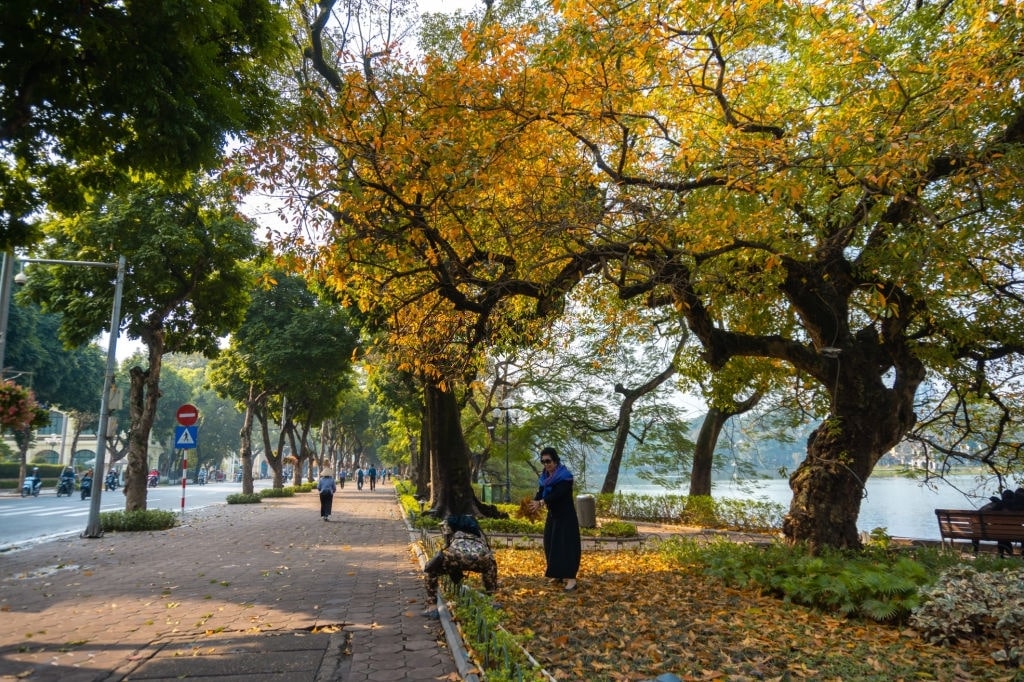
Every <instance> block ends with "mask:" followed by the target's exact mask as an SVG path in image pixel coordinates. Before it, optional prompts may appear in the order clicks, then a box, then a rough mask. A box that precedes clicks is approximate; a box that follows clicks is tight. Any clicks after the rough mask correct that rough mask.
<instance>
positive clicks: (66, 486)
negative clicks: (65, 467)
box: [57, 476, 75, 497]
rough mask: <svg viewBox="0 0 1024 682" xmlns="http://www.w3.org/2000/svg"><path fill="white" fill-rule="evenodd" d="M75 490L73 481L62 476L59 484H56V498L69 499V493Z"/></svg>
mask: <svg viewBox="0 0 1024 682" xmlns="http://www.w3.org/2000/svg"><path fill="white" fill-rule="evenodd" d="M74 490H75V479H74V478H68V477H67V476H62V477H61V479H60V482H59V483H58V484H57V497H60V496H61V495H67V496H68V497H71V493H73V492H74Z"/></svg>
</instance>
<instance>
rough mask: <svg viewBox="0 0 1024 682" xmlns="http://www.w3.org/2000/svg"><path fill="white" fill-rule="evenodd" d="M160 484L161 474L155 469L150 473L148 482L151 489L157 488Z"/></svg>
mask: <svg viewBox="0 0 1024 682" xmlns="http://www.w3.org/2000/svg"><path fill="white" fill-rule="evenodd" d="M159 482H160V472H159V471H157V470H156V469H154V470H153V471H150V472H149V480H148V481H147V483H148V484H149V487H150V488H155V487H156V484H157V483H159Z"/></svg>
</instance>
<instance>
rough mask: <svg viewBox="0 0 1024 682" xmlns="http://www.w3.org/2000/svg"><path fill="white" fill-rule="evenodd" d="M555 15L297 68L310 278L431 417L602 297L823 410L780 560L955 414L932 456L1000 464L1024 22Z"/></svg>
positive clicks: (1007, 445) (946, 5) (839, 529)
mask: <svg viewBox="0 0 1024 682" xmlns="http://www.w3.org/2000/svg"><path fill="white" fill-rule="evenodd" d="M325 4H330V3H321V6H323V5H325ZM554 10H555V13H554V14H542V15H538V17H539V18H538V19H536V20H534V21H524V22H516V23H511V22H504V23H503V22H500V21H494V20H487V21H484V22H483V23H482V24H480V25H477V26H474V27H472V30H466V31H465V32H463V34H462V38H461V41H462V42H461V45H460V46H458V47H451V48H450V49H448V50H446V51H439V52H437V53H436V54H434V55H433V56H428V57H426V58H425V59H424V60H423V63H422V66H421V67H418V68H412V66H410V65H409V64H406V63H404V62H402V61H401V60H400V59H399V58H398V57H397V56H396V54H395V53H394V52H389V53H387V54H380V55H378V54H376V53H373V54H371V53H369V52H365V53H364V54H363V56H364V57H365V59H363V60H362V61H361V66H362V67H363V68H360V69H350V70H345V69H334V68H332V67H331V65H330V64H328V63H326V62H325V61H324V60H323V58H322V56H323V54H324V53H322V52H317V51H315V50H312V51H310V52H308V54H310V55H311V62H310V63H312V64H314V65H316V66H317V68H318V69H319V72H320V74H321V76H323V81H324V82H328V83H332V89H331V90H330V92H329V93H328V94H325V92H326V91H325V90H324V89H323V88H312V87H311V88H310V89H309V91H308V92H309V93H310V95H311V96H310V97H309V98H308V99H307V100H306V103H307V104H308V105H309V106H308V108H307V109H306V110H305V111H306V112H307V116H306V118H305V119H304V123H305V125H303V126H302V127H301V128H298V127H296V128H294V129H293V131H292V132H293V136H292V137H291V139H289V140H287V141H285V142H286V143H287V146H288V148H290V149H294V150H295V151H296V152H297V156H293V157H290V158H287V159H285V158H284V157H283V156H280V157H279V158H280V159H281V163H280V164H279V165H277V166H276V167H273V168H269V171H270V172H271V173H282V174H285V175H288V178H289V181H290V182H291V183H292V185H293V186H301V187H303V188H304V189H305V190H306V191H307V193H308V196H309V197H313V198H315V204H316V205H317V206H318V207H319V208H321V209H322V212H321V216H323V217H326V218H327V220H326V221H324V222H322V223H321V225H322V226H323V228H324V232H323V234H324V235H326V236H327V237H328V238H329V243H328V244H327V245H326V246H324V247H323V248H322V249H320V250H319V251H318V252H317V254H316V255H317V258H318V262H319V263H320V264H321V265H322V267H324V268H326V269H328V270H329V271H330V272H331V273H332V274H333V278H334V282H335V284H336V285H337V286H338V287H339V288H343V289H345V290H346V291H347V292H348V293H349V294H350V295H351V296H352V297H353V300H355V301H357V302H358V303H359V304H360V305H361V306H362V307H363V308H364V309H366V310H367V311H371V312H372V313H373V314H375V315H377V316H378V319H379V321H380V322H381V323H382V324H383V325H384V326H386V327H387V328H388V329H389V330H390V332H391V334H390V336H389V339H388V341H389V348H390V350H391V351H392V352H393V353H394V354H395V356H397V357H400V358H402V359H403V361H404V362H405V363H406V364H407V366H408V367H410V368H413V369H416V370H417V371H418V372H420V374H421V376H423V377H425V378H429V379H430V381H431V382H433V383H432V385H433V387H434V388H435V389H436V390H438V392H439V393H438V394H439V395H444V391H445V388H446V387H447V386H448V385H449V383H450V382H455V381H458V380H459V379H461V378H462V377H463V376H464V375H465V372H466V369H467V368H469V367H472V366H473V362H474V355H473V351H474V350H475V349H477V348H479V347H480V346H481V345H482V344H501V343H523V342H529V341H530V340H531V339H532V338H534V336H535V334H536V331H537V321H538V320H542V319H544V318H545V317H546V316H548V315H550V314H554V313H557V311H558V310H559V306H560V304H561V302H562V300H563V297H564V294H565V292H567V291H569V290H571V289H573V287H575V286H576V285H577V284H578V283H579V282H580V281H582V280H583V279H584V278H586V277H588V276H600V277H604V278H606V279H607V281H608V282H610V283H613V284H614V285H615V287H616V289H617V291H618V295H619V296H620V297H621V298H622V299H624V300H626V301H633V302H635V303H636V304H637V305H644V306H653V307H659V308H663V309H664V310H666V311H670V312H671V313H672V314H675V315H678V316H679V317H680V318H681V319H682V320H683V321H685V324H686V326H687V327H688V328H689V329H690V331H691V332H692V334H693V335H694V336H695V337H696V338H697V339H698V340H699V341H700V343H701V345H702V347H703V358H704V360H705V362H706V370H707V371H708V372H718V371H722V370H727V369H728V368H729V367H730V366H731V364H733V363H736V362H738V361H741V360H744V359H746V360H749V359H754V360H757V361H759V362H763V363H765V365H766V366H771V365H777V366H779V367H783V368H787V369H788V370H789V376H791V377H793V379H792V383H791V384H790V386H791V387H792V390H794V391H796V390H799V391H803V390H807V389H812V390H814V391H815V392H816V393H817V394H818V400H819V402H820V405H821V406H822V414H823V419H822V422H821V424H820V425H819V427H818V428H817V429H816V430H815V431H814V432H813V434H812V435H811V437H810V438H809V441H808V444H807V457H806V459H805V461H804V462H803V463H802V464H801V466H800V467H799V468H798V470H797V471H796V472H795V473H794V474H793V475H792V478H791V487H792V489H793V492H794V495H793V501H792V505H791V508H790V513H789V514H788V516H787V518H786V521H785V532H786V535H787V537H789V538H790V539H791V540H794V541H806V542H807V543H809V544H810V545H811V546H812V547H818V546H822V545H831V546H840V547H843V546H857V545H858V544H859V542H858V536H857V529H856V521H857V516H858V513H859V508H860V501H861V499H862V497H863V492H864V486H865V482H866V480H867V478H868V477H869V476H870V475H871V472H872V470H873V467H874V465H875V463H876V462H877V461H878V459H879V458H880V457H881V456H882V455H883V454H884V453H885V452H886V451H888V450H889V449H890V448H891V447H893V446H894V445H896V444H897V443H899V442H900V441H901V440H902V439H904V438H905V437H906V436H907V435H908V434H909V433H911V431H912V429H914V428H915V425H916V424H917V423H918V421H919V413H921V412H922V411H923V410H928V411H929V413H928V415H927V416H928V419H929V422H930V420H931V418H932V416H939V415H940V413H942V414H948V415H949V416H952V417H957V418H959V419H953V420H951V421H948V422H947V423H946V425H945V426H944V427H943V430H942V431H941V432H940V431H936V433H939V434H940V436H941V438H938V439H936V440H935V441H933V443H932V444H933V445H938V444H940V443H941V448H942V449H944V450H945V451H948V452H950V453H954V454H961V455H965V456H974V455H977V454H978V452H977V446H975V447H974V449H968V448H967V445H966V444H967V443H968V442H973V443H977V442H981V441H983V440H986V439H987V442H988V449H987V450H986V451H985V452H984V454H985V455H987V457H988V461H989V462H990V463H992V464H993V466H995V467H996V468H998V469H999V470H1000V471H1006V470H1007V468H1012V466H1013V465H1014V464H1013V463H1014V462H1015V461H1016V454H1017V452H1016V447H1017V446H1016V445H1015V444H1014V442H1013V441H1004V442H1000V441H999V437H1000V436H1001V435H1004V434H1007V433H1009V432H1010V431H1011V430H1012V427H1013V425H1014V424H1015V422H1016V421H1017V420H1018V419H1019V417H1020V415H1019V411H1018V410H1015V409H1013V408H1012V407H1011V406H1012V405H1014V404H1019V401H1018V400H1017V399H1018V397H1019V394H1018V391H1019V387H1020V386H1019V381H1018V364H1019V357H1020V353H1021V352H1022V351H1024V346H1022V344H1021V343H1020V340H1019V339H1020V329H1021V322H1022V319H1021V317H1022V312H1024V310H1022V306H1021V294H1022V293H1024V291H1022V288H1021V286H1020V283H1019V282H1020V274H1021V273H1020V268H1021V265H1022V263H1021V256H1022V254H1021V241H1022V240H1021V236H1022V234H1021V225H1022V220H1021V218H1022V216H1021V210H1022V206H1024V203H1022V200H1024V196H1022V193H1024V183H1021V155H1022V148H1021V146H1022V142H1024V104H1022V101H1021V97H1022V95H1021V83H1020V79H1019V78H1020V73H1021V72H1022V69H1021V65H1022V55H1024V51H1022V45H1024V40H1022V37H1024V34H1022V31H1024V18H1022V15H1021V11H1022V8H1021V7H1020V6H1019V5H1018V4H1017V3H1015V2H996V1H983V2H980V3H978V2H967V1H966V0H962V1H957V0H951V1H948V2H942V3H929V2H924V1H917V2H904V1H896V0H893V1H890V2H880V3H872V4H870V5H855V4H850V3H821V2H814V3H811V2H797V1H795V0H794V1H788V2H787V1H782V0H777V1H772V2H748V3H742V4H737V3H734V2H724V1H723V2H716V1H712V2H707V1H705V0H700V1H698V0H676V1H675V2H668V3H659V4H651V3H622V2H616V1H615V0H608V1H601V0H598V1H597V2H566V3H557V4H556V6H555V7H554ZM313 35H316V33H315V31H314V33H313ZM316 44H317V43H316V41H313V43H312V45H314V46H315V45H316ZM275 142H276V143H277V144H280V143H281V142H282V140H276V141H275ZM296 159H298V161H299V163H297V164H296V163H295V161H296ZM294 171H298V172H294ZM922 386H926V387H941V388H942V389H943V390H946V391H947V393H946V395H945V396H944V397H943V398H942V399H938V398H935V399H932V396H931V395H930V394H927V393H926V392H923V391H921V390H920V389H921V388H922ZM923 398H928V399H929V400H928V401H927V402H925V401H923V400H922V399H923ZM1015 401H1016V402H1015ZM449 414H454V412H452V411H449ZM938 423H939V422H938V421H936V422H935V424H936V426H937V425H938ZM450 426H453V427H454V423H452V424H450ZM979 426H980V427H982V428H981V430H980V431H979V429H978V427H979ZM989 426H991V427H992V428H991V429H988V428H986V427H989ZM454 430H457V429H454V428H453V429H452V430H451V432H448V431H444V430H440V431H438V433H448V435H450V436H451V437H453V438H454V437H455V434H454ZM447 437H448V436H443V437H442V438H447ZM459 442H461V441H459ZM444 445H445V441H444V440H441V441H439V442H438V444H437V446H438V447H442V448H443V447H444ZM458 454H459V455H462V454H464V453H458Z"/></svg>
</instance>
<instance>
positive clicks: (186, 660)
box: [0, 486, 459, 682]
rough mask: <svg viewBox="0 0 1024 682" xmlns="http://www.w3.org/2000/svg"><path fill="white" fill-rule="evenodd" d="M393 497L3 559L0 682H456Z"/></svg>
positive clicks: (372, 496)
mask: <svg viewBox="0 0 1024 682" xmlns="http://www.w3.org/2000/svg"><path fill="white" fill-rule="evenodd" d="M425 599H426V592H425V590H424V587H423V581H422V577H421V574H420V570H419V565H418V564H417V563H416V562H415V556H414V554H413V553H412V551H411V550H410V544H409V535H408V533H407V531H406V528H405V525H404V523H403V521H402V519H401V516H400V511H399V509H398V507H397V505H396V503H395V495H394V488H393V487H391V486H379V487H378V488H377V490H376V491H373V492H371V491H370V490H368V489H366V488H364V489H363V490H361V491H357V490H356V489H355V486H350V487H349V488H346V489H344V490H342V491H340V494H339V495H338V496H336V497H335V501H334V513H333V515H332V517H331V520H330V522H327V523H325V522H323V521H322V520H321V519H320V516H319V500H318V498H317V497H316V494H315V493H299V494H297V495H296V496H295V497H294V498H282V499H271V500H265V501H264V502H263V503H262V504H259V505H220V506H216V507H209V508H206V509H203V510H199V511H196V512H190V513H188V514H186V517H185V521H184V525H182V526H180V527H178V528H175V529H172V530H169V531H164V532H155V533H115V534H109V535H107V536H105V537H103V538H99V539H92V540H86V539H81V538H77V537H74V538H65V539H60V540H53V541H50V542H46V543H43V544H39V545H35V546H33V547H30V548H28V549H24V550H21V551H17V552H11V553H8V554H2V555H0V679H4V680H7V679H15V678H17V679H28V680H61V682H76V681H78V680H96V681H100V680H102V681H113V680H171V679H183V678H187V679H208V680H213V679H215V680H218V681H219V682H232V681H233V680H242V679H243V678H245V679H246V680H248V681H249V682H252V681H253V680H254V679H257V680H282V681H287V680H294V681H295V682H300V681H301V682H310V681H312V680H345V681H349V680H351V681H354V682H369V681H375V680H380V681H381V682H385V681H387V682H391V681H393V680H394V681H397V680H409V681H424V682H425V681H427V680H438V679H445V680H446V679H452V680H455V679H459V678H458V674H457V672H456V666H455V663H454V661H453V657H452V655H451V653H450V652H449V650H448V648H447V646H446V644H445V643H444V635H443V633H442V629H441V626H440V625H439V624H438V622H437V621H432V620H428V619H425V618H424V617H423V616H422V615H421V612H422V611H423V608H424V601H425Z"/></svg>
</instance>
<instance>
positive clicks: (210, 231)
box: [24, 178, 259, 510]
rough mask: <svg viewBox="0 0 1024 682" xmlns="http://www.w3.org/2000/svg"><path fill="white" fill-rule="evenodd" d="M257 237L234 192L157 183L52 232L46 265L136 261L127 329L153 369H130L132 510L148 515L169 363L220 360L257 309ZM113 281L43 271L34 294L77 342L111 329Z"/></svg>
mask: <svg viewBox="0 0 1024 682" xmlns="http://www.w3.org/2000/svg"><path fill="white" fill-rule="evenodd" d="M253 231H254V226H253V224H252V223H251V222H250V221H248V220H247V219H245V218H244V217H243V216H242V215H241V214H240V213H239V212H238V210H237V208H236V207H235V205H234V202H233V200H232V198H231V195H230V193H229V192H228V191H227V190H226V188H225V186H224V185H222V184H220V183H218V182H215V181H211V180H206V179H203V178H192V181H191V182H189V183H187V184H184V185H182V186H180V187H177V188H172V187H168V186H167V185H165V184H163V183H161V182H159V181H155V180H152V179H151V180H148V181H146V182H140V183H139V184H138V185H137V186H135V187H134V188H133V191H132V192H128V193H123V194H120V193H119V194H115V195H112V196H106V195H98V196H96V197H95V198H94V201H93V203H92V204H91V205H90V207H89V210H88V211H85V212H81V213H76V214H74V215H72V216H69V217H62V218H58V219H54V220H52V221H50V222H48V223H47V224H46V226H45V228H44V233H45V234H46V235H47V239H46V241H44V242H43V244H42V245H41V247H40V252H41V254H42V255H43V256H45V257H46V258H49V259H56V260H85V261H104V260H105V259H106V260H109V259H110V254H114V253H120V254H123V255H124V256H125V257H126V259H127V262H128V266H127V273H126V276H125V286H124V295H123V300H122V304H121V321H122V330H123V332H124V333H125V334H126V335H127V336H128V337H129V338H131V339H139V340H141V341H142V342H143V344H144V345H145V357H144V362H140V364H138V365H134V366H132V367H130V368H129V381H130V384H131V385H130V391H129V395H128V399H127V409H128V421H129V423H128V424H127V430H128V433H129V446H128V447H129V452H128V480H127V483H126V491H127V493H128V498H127V501H128V508H129V510H131V509H138V508H143V509H144V508H145V497H146V483H145V479H146V473H147V471H148V467H147V449H148V443H149V436H150V432H151V430H152V427H153V425H154V422H155V420H156V418H157V405H158V401H159V398H160V369H161V364H162V361H163V356H164V354H166V353H202V354H205V355H210V356H212V355H216V354H217V352H218V351H219V339H220V338H221V337H222V336H224V335H226V334H227V333H228V332H230V331H231V330H232V329H234V328H236V327H237V326H238V324H239V323H240V322H241V320H242V315H243V314H244V311H245V309H246V305H247V303H248V301H249V298H248V289H249V285H250V281H251V280H250V279H249V270H248V266H247V262H248V261H249V260H251V259H252V258H254V257H255V256H256V255H257V253H258V250H259V249H258V247H257V245H256V243H255V241H254V237H253ZM110 278H111V273H110V271H108V270H106V269H104V268H96V267H81V266H77V265H45V266H43V265H33V267H32V268H31V270H30V277H29V278H28V283H27V284H26V285H25V287H26V288H25V293H24V295H26V296H28V297H30V298H32V299H33V300H36V301H38V302H39V303H41V304H42V305H43V307H44V309H48V310H59V311H60V312H61V313H62V315H63V317H62V324H61V329H60V334H61V337H62V338H63V339H64V340H65V341H66V342H67V343H69V344H77V343H82V342H84V341H85V340H87V339H89V338H92V337H93V336H95V335H96V334H97V332H99V331H100V330H103V329H106V328H107V327H109V325H110V310H111V307H112V299H113V293H114V291H113V289H114V287H113V286H112V283H111V279H110ZM108 331H111V333H115V334H116V333H118V330H108ZM140 359H141V357H140Z"/></svg>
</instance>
